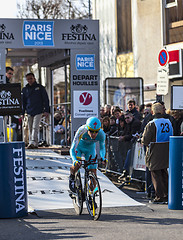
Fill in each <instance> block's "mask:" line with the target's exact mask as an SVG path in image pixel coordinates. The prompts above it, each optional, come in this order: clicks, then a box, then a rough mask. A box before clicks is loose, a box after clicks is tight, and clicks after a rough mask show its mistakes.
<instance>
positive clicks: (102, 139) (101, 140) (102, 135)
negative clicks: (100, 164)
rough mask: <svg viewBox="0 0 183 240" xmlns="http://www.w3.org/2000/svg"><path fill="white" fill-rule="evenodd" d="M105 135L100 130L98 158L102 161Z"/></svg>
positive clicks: (104, 152)
mask: <svg viewBox="0 0 183 240" xmlns="http://www.w3.org/2000/svg"><path fill="white" fill-rule="evenodd" d="M105 138H106V136H105V133H104V131H103V130H100V140H99V145H100V157H101V158H102V160H104V159H105V154H106V151H105Z"/></svg>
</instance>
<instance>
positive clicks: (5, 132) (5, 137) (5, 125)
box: [3, 116, 8, 143]
mask: <svg viewBox="0 0 183 240" xmlns="http://www.w3.org/2000/svg"><path fill="white" fill-rule="evenodd" d="M3 126H4V142H5V143H6V142H8V138H7V116H3Z"/></svg>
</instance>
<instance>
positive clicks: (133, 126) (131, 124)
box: [118, 112, 141, 180]
mask: <svg viewBox="0 0 183 240" xmlns="http://www.w3.org/2000/svg"><path fill="white" fill-rule="evenodd" d="M124 117H125V121H126V127H125V129H124V133H123V135H122V136H119V141H131V140H132V138H133V135H135V134H136V133H139V132H140V128H141V122H140V120H138V119H136V118H135V117H134V116H133V114H132V113H130V112H126V113H125V115H124ZM130 160H131V149H129V150H128V153H127V156H126V160H125V164H124V170H123V172H122V174H121V176H119V178H118V179H119V180H122V179H123V178H126V177H127V176H128V174H129V168H130V164H131V161H130Z"/></svg>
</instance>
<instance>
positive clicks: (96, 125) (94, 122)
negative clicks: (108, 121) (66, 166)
mask: <svg viewBox="0 0 183 240" xmlns="http://www.w3.org/2000/svg"><path fill="white" fill-rule="evenodd" d="M86 126H87V128H88V130H91V131H96V132H97V131H99V130H100V128H101V122H100V120H99V119H98V118H96V117H90V118H88V119H87V121H86Z"/></svg>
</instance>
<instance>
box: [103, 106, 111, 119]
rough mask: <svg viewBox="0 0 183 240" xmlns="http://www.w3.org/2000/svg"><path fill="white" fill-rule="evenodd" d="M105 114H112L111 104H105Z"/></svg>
mask: <svg viewBox="0 0 183 240" xmlns="http://www.w3.org/2000/svg"><path fill="white" fill-rule="evenodd" d="M104 116H108V117H110V116H111V105H109V104H105V106H104Z"/></svg>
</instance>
